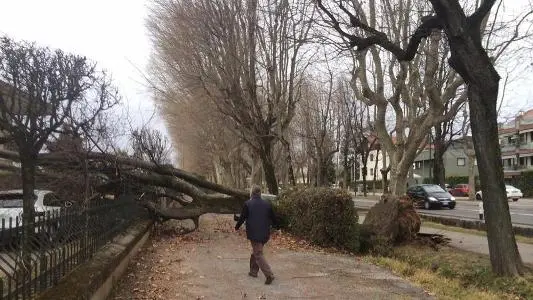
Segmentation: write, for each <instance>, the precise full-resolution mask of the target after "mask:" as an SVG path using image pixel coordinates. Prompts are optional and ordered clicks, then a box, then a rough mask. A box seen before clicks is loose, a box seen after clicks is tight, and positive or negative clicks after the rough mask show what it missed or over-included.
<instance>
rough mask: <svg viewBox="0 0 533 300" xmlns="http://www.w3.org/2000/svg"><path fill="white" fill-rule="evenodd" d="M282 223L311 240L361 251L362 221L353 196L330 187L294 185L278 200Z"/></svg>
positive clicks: (314, 242) (320, 243) (319, 243)
mask: <svg viewBox="0 0 533 300" xmlns="http://www.w3.org/2000/svg"><path fill="white" fill-rule="evenodd" d="M274 207H275V210H276V213H277V215H278V216H279V218H280V225H281V227H282V228H285V229H287V230H288V231H289V232H291V233H292V234H294V235H296V236H298V237H301V238H304V239H306V240H308V241H309V242H311V243H313V244H316V245H319V246H323V247H336V248H340V249H345V250H349V251H352V252H357V251H359V248H360V242H359V225H358V222H357V220H358V217H357V212H356V210H355V207H354V205H353V201H352V197H351V195H350V194H348V193H347V192H346V191H344V190H340V189H330V188H307V189H293V190H289V191H285V192H283V193H282V194H281V195H280V197H279V200H278V201H276V203H275V206H274Z"/></svg>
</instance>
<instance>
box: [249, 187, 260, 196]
mask: <svg viewBox="0 0 533 300" xmlns="http://www.w3.org/2000/svg"><path fill="white" fill-rule="evenodd" d="M250 196H261V187H260V186H258V185H254V186H252V190H251V192H250Z"/></svg>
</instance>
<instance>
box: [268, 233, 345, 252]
mask: <svg viewBox="0 0 533 300" xmlns="http://www.w3.org/2000/svg"><path fill="white" fill-rule="evenodd" d="M269 243H270V244H271V246H272V247H273V248H274V249H289V250H293V251H315V252H319V253H339V254H349V253H348V252H347V251H343V250H339V249H336V248H324V247H320V246H316V245H313V244H311V243H310V242H308V241H306V240H304V239H301V238H298V237H295V236H293V235H292V234H290V233H287V232H283V231H276V232H274V233H273V234H271V238H270V242H269Z"/></svg>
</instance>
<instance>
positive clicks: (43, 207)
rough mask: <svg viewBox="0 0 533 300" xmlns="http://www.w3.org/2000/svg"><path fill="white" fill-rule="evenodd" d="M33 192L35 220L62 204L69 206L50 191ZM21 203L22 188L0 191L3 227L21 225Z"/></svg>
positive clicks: (55, 209)
mask: <svg viewBox="0 0 533 300" xmlns="http://www.w3.org/2000/svg"><path fill="white" fill-rule="evenodd" d="M34 193H35V202H34V204H33V206H34V209H35V218H36V221H37V220H38V218H39V217H41V216H45V215H46V214H52V213H57V212H59V211H60V210H61V207H62V205H65V206H69V205H68V203H69V202H68V201H67V202H65V203H63V202H60V201H59V198H58V197H57V196H56V194H54V193H53V192H51V191H44V190H35V191H34ZM22 204H23V202H22V190H10V191H0V222H2V223H4V226H5V228H4V229H9V228H10V226H11V228H14V227H18V226H21V225H22V210H23V205H22ZM10 219H11V224H10ZM0 226H2V225H0Z"/></svg>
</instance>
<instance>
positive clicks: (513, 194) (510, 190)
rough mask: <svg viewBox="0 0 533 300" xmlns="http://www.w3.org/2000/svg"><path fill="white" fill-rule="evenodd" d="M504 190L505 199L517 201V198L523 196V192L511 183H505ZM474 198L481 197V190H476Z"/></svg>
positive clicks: (479, 198)
mask: <svg viewBox="0 0 533 300" xmlns="http://www.w3.org/2000/svg"><path fill="white" fill-rule="evenodd" d="M505 191H506V192H507V200H509V199H513V201H518V199H520V198H522V197H524V194H522V191H521V190H519V189H517V188H515V187H514V186H512V185H505ZM476 199H477V200H482V199H483V194H482V193H481V191H477V193H476Z"/></svg>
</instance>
